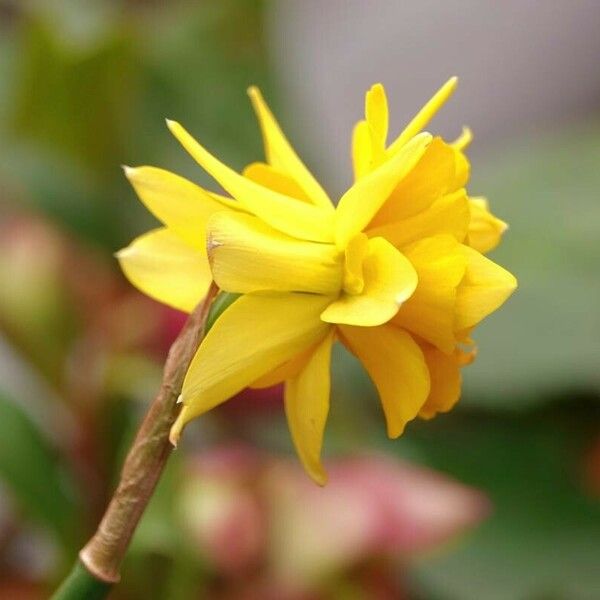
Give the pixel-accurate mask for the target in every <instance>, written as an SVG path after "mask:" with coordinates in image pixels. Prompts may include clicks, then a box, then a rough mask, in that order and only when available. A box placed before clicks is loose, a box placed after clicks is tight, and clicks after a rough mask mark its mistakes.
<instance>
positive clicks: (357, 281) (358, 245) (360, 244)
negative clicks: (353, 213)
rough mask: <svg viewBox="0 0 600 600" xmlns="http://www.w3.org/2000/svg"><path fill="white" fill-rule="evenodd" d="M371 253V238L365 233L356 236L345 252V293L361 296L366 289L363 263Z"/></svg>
mask: <svg viewBox="0 0 600 600" xmlns="http://www.w3.org/2000/svg"><path fill="white" fill-rule="evenodd" d="M368 253H369V238H368V237H367V236H366V235H365V234H364V233H359V234H358V235H355V236H354V237H353V238H352V239H351V240H350V241H349V242H348V245H347V246H346V250H345V252H344V256H345V259H346V260H345V261H344V291H346V292H347V293H349V294H361V293H362V291H363V290H364V288H365V274H364V269H363V263H364V261H365V258H366V257H367V255H368Z"/></svg>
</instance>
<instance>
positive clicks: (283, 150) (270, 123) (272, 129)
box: [248, 87, 333, 210]
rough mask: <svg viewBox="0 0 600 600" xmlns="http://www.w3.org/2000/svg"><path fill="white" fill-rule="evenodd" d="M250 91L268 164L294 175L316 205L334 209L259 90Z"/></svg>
mask: <svg viewBox="0 0 600 600" xmlns="http://www.w3.org/2000/svg"><path fill="white" fill-rule="evenodd" d="M248 94H249V96H250V100H251V101H252V106H253V107H254V111H255V112H256V116H257V117H258V121H259V123H260V128H261V130H262V135H263V142H264V145H265V153H266V156H267V161H268V162H269V164H270V165H271V166H273V167H275V168H276V169H277V170H279V171H281V172H283V173H285V174H287V175H288V176H289V177H291V178H292V179H294V180H295V181H296V183H297V184H298V185H299V186H300V188H301V189H302V190H303V191H304V193H305V194H306V195H307V196H308V197H309V198H310V199H311V200H312V202H313V203H314V204H315V205H317V206H320V207H321V208H325V209H328V210H331V209H333V205H332V203H331V200H330V199H329V197H328V196H327V194H326V193H325V190H323V188H322V187H321V186H320V185H319V183H318V181H317V180H316V179H315V178H314V177H313V175H312V174H311V172H310V171H309V170H308V169H307V168H306V166H305V165H304V163H303V162H302V161H301V160H300V158H299V157H298V155H297V154H296V152H295V151H294V149H293V148H292V146H291V144H290V143H289V142H288V140H287V139H286V137H285V135H284V134H283V132H282V131H281V127H280V126H279V123H277V121H276V120H275V117H274V116H273V113H271V111H270V109H269V107H268V106H267V103H266V102H265V101H264V99H263V97H262V94H261V93H260V90H259V89H258V88H256V87H251V88H249V89H248Z"/></svg>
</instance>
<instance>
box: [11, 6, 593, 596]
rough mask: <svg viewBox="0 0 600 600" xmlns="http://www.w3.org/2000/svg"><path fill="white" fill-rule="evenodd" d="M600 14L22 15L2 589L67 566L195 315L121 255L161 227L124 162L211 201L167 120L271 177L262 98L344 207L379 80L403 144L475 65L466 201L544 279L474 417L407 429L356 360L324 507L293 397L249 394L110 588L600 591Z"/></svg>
mask: <svg viewBox="0 0 600 600" xmlns="http://www.w3.org/2000/svg"><path fill="white" fill-rule="evenodd" d="M599 22H600V4H598V2H597V1H596V0H551V1H548V2H538V1H534V0H508V1H507V2H503V3H499V2H493V1H492V0H486V1H484V2H481V1H476V0H446V1H444V2H440V1H436V0H419V1H417V0H414V1H410V2H402V3H400V2H394V1H392V0H381V1H379V2H373V1H369V0H331V1H329V2H322V1H318V0H305V1H303V2H293V1H292V0H279V1H275V0H274V1H272V2H264V1H260V0H219V1H218V2H217V1H210V0H203V1H194V2H192V1H183V0H179V1H178V0H171V1H170V2H164V1H163V2H161V1H159V0H155V1H151V0H146V1H143V0H136V1H134V0H129V1H126V0H120V1H118V0H113V1H110V0H38V1H35V0H30V1H27V0H13V1H10V0H9V1H7V0H0V598H2V599H4V598H6V599H9V598H10V599H14V598H19V599H21V598H23V599H28V598H31V599H37V598H45V597H47V595H48V593H49V591H50V590H51V589H53V586H54V585H55V584H56V583H57V581H59V580H60V578H61V577H62V576H63V575H64V574H65V572H66V571H67V570H68V568H69V567H70V564H71V562H72V560H73V558H74V557H75V555H76V552H77V550H78V549H79V548H80V547H81V545H82V543H84V542H85V541H86V539H87V537H89V535H90V534H91V533H92V532H93V530H94V528H95V525H96V523H97V521H98V518H99V516H100V515H101V514H102V511H103V508H104V506H105V505H106V502H107V499H108V498H109V497H110V493H111V490H112V488H113V486H114V483H115V480H116V478H117V477H118V471H119V465H120V464H121V461H122V457H123V454H124V452H126V449H127V447H128V443H129V441H130V440H131V436H132V435H133V433H134V431H135V428H136V425H137V423H138V422H139V420H140V418H141V415H142V414H143V412H144V410H145V408H146V407H147V405H148V402H149V401H150V399H151V398H152V397H153V395H154V393H155V391H156V389H157V387H158V383H159V381H160V374H161V365H162V362H163V361H164V358H165V355H166V352H167V349H168V347H169V344H170V342H171V341H172V340H173V339H174V337H175V336H176V335H177V332H178V330H179V328H180V327H181V325H182V323H183V321H184V316H183V315H181V314H179V313H177V312H175V311H173V310H170V309H167V308H165V307H162V306H160V305H158V304H156V303H154V302H153V301H151V300H149V299H147V298H145V297H143V296H142V295H141V294H139V293H138V292H136V291H135V290H134V289H133V288H132V287H131V286H129V285H128V284H127V282H126V281H125V280H124V278H123V277H122V275H121V274H120V273H119V270H118V268H117V264H116V261H115V260H114V258H113V256H112V255H113V253H114V252H115V251H116V250H118V249H119V248H120V247H122V246H124V245H126V244H127V243H128V242H129V240H130V239H131V238H132V237H134V236H135V235H138V234H140V233H142V232H144V231H145V230H147V229H148V228H150V227H151V226H152V225H153V221H152V218H151V217H150V216H149V215H148V214H147V213H146V211H145V210H144V209H143V207H142V206H141V204H140V203H139V202H138V201H137V199H136V198H135V195H134V193H133V191H132V190H131V189H130V188H129V186H128V184H127V183H126V181H125V178H124V177H123V175H122V172H121V170H120V165H121V164H130V165H141V164H152V165H157V166H161V167H164V168H168V169H170V170H173V171H175V172H178V173H180V174H182V175H185V176H187V177H189V178H191V179H193V180H195V181H197V182H199V183H201V184H203V185H209V184H210V182H209V180H208V179H207V178H206V177H205V176H204V174H203V173H202V172H201V171H200V169H198V168H196V167H195V165H194V164H193V163H192V161H191V159H190V158H189V157H188V156H187V155H186V154H185V153H184V152H183V151H182V150H181V149H180V147H179V146H178V144H177V143H176V142H175V141H174V140H173V139H172V138H171V136H170V135H169V134H168V132H167V130H166V127H165V126H164V118H165V117H170V118H175V119H178V120H180V121H181V122H182V123H184V124H185V125H186V127H188V128H189V129H190V130H191V131H192V132H193V133H195V134H196V135H197V136H198V137H199V138H200V139H201V140H202V141H203V143H205V144H206V145H207V146H208V147H209V148H210V149H212V150H214V151H215V152H216V153H217V155H218V156H220V157H221V158H223V159H224V160H225V161H226V162H228V163H229V164H232V165H234V166H235V167H237V168H241V167H242V166H244V165H245V164H247V163H249V162H252V161H254V160H257V159H259V158H260V157H261V156H262V149H261V147H260V136H259V132H258V128H257V125H256V123H255V119H254V116H253V114H252V111H251V109H250V106H249V103H248V101H247V97H246V94H245V89H246V87H247V86H248V85H249V84H258V85H259V86H260V87H261V88H262V89H263V91H264V93H265V95H266V96H267V98H268V99H269V101H270V103H271V105H272V106H273V108H274V109H275V111H276V113H277V114H278V115H279V117H280V120H281V122H282V124H283V125H284V128H285V129H286V130H287V132H288V133H289V136H290V138H291V139H292V141H293V142H294V143H295V145H296V146H297V148H298V149H299V150H300V151H301V154H302V155H303V156H304V157H305V158H306V161H307V163H308V164H309V165H310V167H311V168H312V169H313V171H314V172H315V173H316V174H317V175H318V177H319V178H320V179H321V181H322V182H324V183H325V184H326V187H328V188H329V189H330V190H332V191H333V192H334V193H336V194H337V193H339V192H341V191H342V190H343V189H344V186H345V185H347V184H348V183H349V180H350V172H351V171H350V157H349V138H350V132H351V127H352V125H353V124H354V122H355V121H356V120H357V119H358V118H360V115H361V113H362V110H363V106H362V103H363V94H364V91H365V90H366V89H367V88H368V87H369V86H370V85H371V84H372V83H374V82H377V81H382V82H383V83H384V84H385V85H386V87H387V89H388V94H389V100H390V105H391V115H392V130H393V132H392V133H394V132H395V131H399V130H400V129H401V127H402V125H403V123H405V122H406V121H407V120H408V119H409V118H410V116H411V115H412V114H413V113H414V111H416V110H417V109H418V108H419V107H420V106H421V104H422V103H423V102H424V101H425V100H426V99H427V98H428V97H429V96H430V95H431V93H432V92H433V91H434V90H435V89H437V87H438V86H439V85H441V83H443V82H444V81H445V80H446V79H447V78H448V77H449V76H450V75H454V74H457V75H459V76H460V78H461V81H460V86H459V89H458V92H457V94H456V95H455V97H454V98H453V100H452V101H451V102H450V103H449V105H448V106H447V107H446V108H445V109H444V110H443V112H442V113H441V114H440V116H439V117H438V118H437V119H436V120H435V121H434V123H433V128H434V129H435V131H439V132H441V133H442V134H444V135H446V136H449V137H451V138H452V137H453V136H456V135H457V134H458V133H459V131H460V128H461V127H462V125H463V124H468V125H470V126H471V127H472V128H473V129H474V132H475V142H474V144H473V146H472V151H471V152H470V154H471V157H472V162H473V171H472V172H473V177H472V182H471V185H470V191H471V192H473V193H475V194H485V195H486V196H488V197H489V199H490V201H491V204H492V207H493V209H494V212H495V213H496V214H498V216H500V218H502V219H504V220H506V221H508V222H509V223H510V226H511V228H510V231H509V232H508V233H507V235H506V237H505V241H504V244H503V245H502V247H501V248H500V249H499V250H498V251H497V252H495V253H494V259H495V260H497V261H498V262H500V263H501V264H502V265H504V266H506V267H507V268H509V269H510V270H511V271H513V272H514V273H515V274H516V275H517V276H518V278H519V280H520V288H519V290H518V292H517V293H516V294H515V296H514V298H512V299H511V300H510V302H509V303H508V304H507V306H506V307H505V308H504V309H503V310H502V311H500V312H499V313H498V314H496V315H493V316H492V317H491V318H490V319H489V322H486V323H484V325H483V326H482V327H480V328H479V329H478V331H477V335H476V340H477V342H478V343H479V345H480V348H481V352H480V356H479V357H478V360H477V361H476V362H475V364H474V365H473V366H471V367H469V368H468V369H467V370H466V371H465V372H464V379H465V386H464V388H465V392H464V397H463V400H462V401H461V403H460V405H459V407H458V408H457V409H456V410H455V411H453V412H452V413H451V414H448V415H445V416H440V417H438V418H437V419H436V420H434V421H433V422H428V423H420V422H414V423H412V424H411V425H410V426H409V427H408V430H407V432H406V434H405V435H404V436H403V437H402V438H401V439H400V440H397V441H393V442H392V441H389V440H387V439H386V438H385V435H384V427H383V419H382V415H381V414H380V409H379V407H378V403H377V400H376V396H375V394H374V391H373V388H372V386H371V383H370V382H369V381H368V379H367V378H366V376H365V375H364V373H363V372H362V371H361V369H360V368H359V366H358V364H357V363H355V362H354V360H353V359H351V358H349V357H348V356H347V355H345V354H344V353H343V352H342V351H341V350H340V351H339V352H337V353H336V355H335V361H334V383H333V386H334V389H333V396H332V414H331V417H330V420H329V426H328V431H327V438H326V448H325V450H326V455H327V456H328V461H327V465H328V469H329V471H330V474H331V483H330V484H329V486H328V487H327V488H325V489H323V490H322V489H318V488H316V487H315V486H314V485H313V484H311V483H310V482H309V481H308V479H307V478H306V477H305V476H304V475H303V473H302V472H301V471H300V469H299V467H298V464H297V461H296V459H295V457H294V456H293V454H292V448H291V443H290V441H289V436H288V434H287V431H286V426H285V423H284V418H283V411H282V410H281V391H280V390H278V389H274V390H270V391H268V392H266V393H264V392H263V393H260V394H259V393H257V392H253V393H249V392H246V393H242V394H241V395H240V397H239V398H237V399H235V400H233V401H232V402H231V403H229V404H227V405H226V406H224V407H223V408H221V409H219V410H216V411H214V412H213V413H211V414H210V415H209V416H206V417H205V418H203V419H201V420H199V421H198V422H196V423H195V424H194V425H192V426H190V428H189V429H188V431H187V432H186V438H187V439H186V440H185V441H186V443H185V444H184V447H183V449H182V450H180V451H178V452H176V453H175V454H174V455H173V457H172V460H171V461H170V464H169V466H168V469H167V472H166V473H165V477H164V478H163V480H162V481H161V484H160V486H159V489H158V492H157V494H156V496H155V498H154V499H153V501H152V503H151V506H150V508H149V511H148V513H147V514H146V515H145V517H144V519H143V522H142V524H141V527H140V529H139V531H138V533H137V535H136V537H135V540H134V544H133V546H132V549H131V552H130V554H129V558H128V560H127V564H126V565H125V566H124V569H123V581H122V583H121V584H120V585H119V586H118V588H116V589H115V591H114V593H113V597H114V598H123V599H132V600H134V599H138V598H140V599H141V598H169V599H175V600H177V599H188V598H211V599H213V598H214V599H234V598H235V599H238V598H240V599H248V600H251V599H258V598H260V599H266V600H269V599H283V600H296V599H298V600H304V599H307V600H309V599H321V598H324V599H329V598H332V599H336V600H337V599H344V600H345V599H352V600H353V599H363V598H364V599H372V598H373V599H388V598H389V599H403V598H405V599H410V600H414V599H416V600H471V599H472V600H496V599H498V600H506V599H509V600H512V599H516V600H520V599H532V600H587V599H590V600H592V599H595V598H598V597H600V570H599V569H598V565H599V558H600V508H599V499H600V427H599V424H600V418H599V417H600V403H599V392H600V370H599V368H598V367H599V364H600V310H599V309H598V306H599V301H600V276H599V264H600V194H599V191H598V190H600V71H599V70H598V68H597V66H598V60H599V59H600V37H599V36H598V35H597V29H598V23H599Z"/></svg>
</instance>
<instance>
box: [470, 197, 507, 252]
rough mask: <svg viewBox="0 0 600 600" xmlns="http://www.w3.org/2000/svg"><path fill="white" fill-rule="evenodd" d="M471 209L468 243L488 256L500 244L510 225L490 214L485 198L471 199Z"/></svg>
mask: <svg viewBox="0 0 600 600" xmlns="http://www.w3.org/2000/svg"><path fill="white" fill-rule="evenodd" d="M469 208H470V215H471V221H470V223H469V231H468V237H467V240H468V241H467V243H468V245H469V246H471V248H474V249H475V250H477V252H481V253H482V254H486V253H487V252H490V251H491V250H493V249H494V248H495V247H496V246H497V245H498V244H499V243H500V240H501V239H502V234H503V233H504V232H505V231H506V230H507V229H508V225H507V224H506V223H505V222H504V221H501V220H500V219H498V218H497V217H495V216H494V215H493V214H492V213H491V212H490V210H489V207H488V203H487V200H486V199H485V198H469Z"/></svg>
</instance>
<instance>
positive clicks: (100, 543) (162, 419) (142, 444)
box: [79, 283, 218, 583]
mask: <svg viewBox="0 0 600 600" xmlns="http://www.w3.org/2000/svg"><path fill="white" fill-rule="evenodd" d="M217 291H218V289H217V287H216V286H215V284H214V283H213V284H212V285H211V287H210V289H209V291H208V294H207V296H206V298H205V299H204V301H203V302H202V303H201V304H199V305H198V307H197V308H196V310H195V311H194V312H193V313H192V314H191V315H190V317H189V318H188V320H187V322H186V324H185V325H184V327H183V329H182V331H181V333H180V334H179V336H178V337H177V339H176V340H175V342H174V344H173V345H172V346H171V349H170V350H169V355H168V356H167V361H166V363H165V368H164V373H163V380H162V384H161V386H160V390H159V392H158V394H157V396H156V399H155V400H154V402H153V403H152V405H151V406H150V410H149V411H148V413H147V414H146V417H145V418H144V421H143V422H142V425H141V427H140V429H139V431H138V433H137V436H136V438H135V440H134V442H133V445H132V447H131V449H130V450H129V454H128V455H127V458H126V459H125V464H124V465H123V470H122V471H121V479H120V481H119V485H118V487H117V489H116V491H115V493H114V495H113V497H112V500H111V501H110V504H109V505H108V508H107V509H106V512H105V513H104V517H103V518H102V521H101V522H100V525H99V526H98V529H97V531H96V533H95V534H94V536H93V537H92V539H91V540H90V541H89V542H88V543H87V544H86V545H85V546H84V548H83V549H82V550H81V552H80V553H79V559H80V560H81V562H82V563H83V564H84V566H85V567H86V569H87V570H88V571H89V572H90V573H91V574H92V575H93V576H94V577H96V578H97V579H99V580H100V581H104V582H106V583H116V582H117V581H119V578H120V575H119V567H120V565H121V562H122V560H123V558H124V556H125V552H126V551H127V547H128V546H129V543H130V541H131V537H132V536H133V533H134V531H135V529H136V527H137V525H138V523H139V520H140V518H141V516H142V514H143V512H144V509H145V508H146V505H147V504H148V501H149V500H150V498H151V496H152V493H153V492H154V488H155V487H156V484H157V483H158V480H159V478H160V475H161V473H162V471H163V469H164V466H165V464H166V462H167V459H168V458H169V455H170V453H171V450H172V449H173V446H172V445H171V443H170V442H169V430H170V429H171V426H172V425H173V422H174V421H175V418H176V417H177V413H178V412H179V407H178V406H177V398H178V396H179V394H180V392H181V387H182V385H183V379H184V377H185V373H186V371H187V369H188V366H189V364H190V362H191V360H192V358H193V356H194V354H195V352H196V350H197V348H198V345H199V343H200V340H201V339H202V336H203V334H204V327H205V323H206V318H207V316H208V312H209V309H210V305H211V303H212V301H213V299H214V298H215V296H216V293H217Z"/></svg>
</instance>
